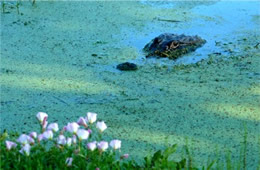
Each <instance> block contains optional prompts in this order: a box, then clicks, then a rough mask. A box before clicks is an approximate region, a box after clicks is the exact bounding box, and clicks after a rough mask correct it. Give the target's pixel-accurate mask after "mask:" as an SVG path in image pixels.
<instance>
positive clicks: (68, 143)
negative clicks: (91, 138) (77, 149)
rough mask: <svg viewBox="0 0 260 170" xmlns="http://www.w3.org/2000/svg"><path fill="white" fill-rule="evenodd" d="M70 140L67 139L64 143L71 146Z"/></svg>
mask: <svg viewBox="0 0 260 170" xmlns="http://www.w3.org/2000/svg"><path fill="white" fill-rule="evenodd" d="M71 143H72V138H68V139H67V141H66V144H67V146H71Z"/></svg>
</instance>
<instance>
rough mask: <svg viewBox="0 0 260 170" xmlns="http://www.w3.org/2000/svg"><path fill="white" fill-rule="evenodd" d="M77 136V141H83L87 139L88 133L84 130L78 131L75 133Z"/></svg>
mask: <svg viewBox="0 0 260 170" xmlns="http://www.w3.org/2000/svg"><path fill="white" fill-rule="evenodd" d="M77 136H78V138H79V140H85V139H88V137H89V132H88V131H87V130H84V129H79V130H78V131H77Z"/></svg>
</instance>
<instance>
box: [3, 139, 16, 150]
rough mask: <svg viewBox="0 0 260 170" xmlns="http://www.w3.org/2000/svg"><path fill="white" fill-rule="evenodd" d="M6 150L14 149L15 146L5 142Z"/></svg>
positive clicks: (10, 142) (12, 143)
mask: <svg viewBox="0 0 260 170" xmlns="http://www.w3.org/2000/svg"><path fill="white" fill-rule="evenodd" d="M5 144H6V148H7V150H11V149H12V148H16V146H17V144H16V143H14V142H12V141H8V140H7V141H5Z"/></svg>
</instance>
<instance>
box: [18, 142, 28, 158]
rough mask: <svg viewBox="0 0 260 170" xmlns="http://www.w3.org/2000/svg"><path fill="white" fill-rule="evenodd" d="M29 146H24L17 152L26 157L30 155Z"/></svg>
mask: <svg viewBox="0 0 260 170" xmlns="http://www.w3.org/2000/svg"><path fill="white" fill-rule="evenodd" d="M30 149H31V146H30V145H29V144H25V145H24V146H23V147H22V149H21V150H20V151H19V152H20V153H21V154H25V155H26V156H29V155H30Z"/></svg>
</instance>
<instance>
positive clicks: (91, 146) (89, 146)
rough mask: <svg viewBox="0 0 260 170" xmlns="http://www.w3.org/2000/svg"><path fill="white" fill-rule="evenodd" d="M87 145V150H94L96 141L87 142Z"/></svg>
mask: <svg viewBox="0 0 260 170" xmlns="http://www.w3.org/2000/svg"><path fill="white" fill-rule="evenodd" d="M87 147H88V149H89V150H91V151H94V150H95V149H96V148H97V142H96V141H94V142H90V143H88V144H87Z"/></svg>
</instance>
